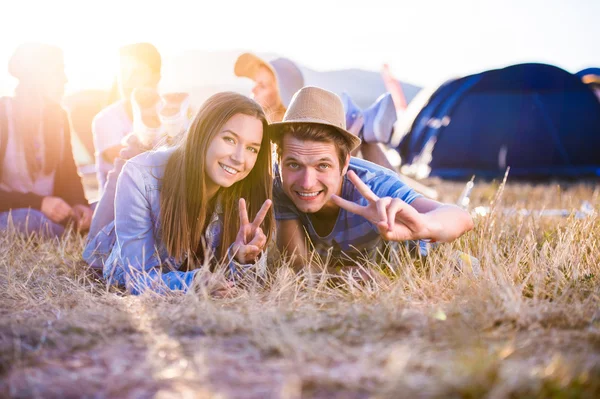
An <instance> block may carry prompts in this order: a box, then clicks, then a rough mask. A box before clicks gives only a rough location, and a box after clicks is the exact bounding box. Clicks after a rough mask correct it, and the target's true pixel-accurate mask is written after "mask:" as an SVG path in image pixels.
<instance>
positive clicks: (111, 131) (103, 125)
mask: <svg viewBox="0 0 600 399" xmlns="http://www.w3.org/2000/svg"><path fill="white" fill-rule="evenodd" d="M113 119H114V118H113V117H112V115H111V114H110V113H100V114H99V115H97V116H96V117H95V118H94V120H93V121H92V135H93V137H94V147H95V149H96V153H97V154H98V157H100V158H102V159H103V160H104V161H105V162H108V163H113V162H114V161H115V159H116V158H117V157H118V156H119V152H120V151H121V149H122V148H123V146H122V145H121V140H122V139H123V137H122V134H123V132H122V131H121V129H122V128H121V127H120V125H119V124H118V123H117V122H115V121H114V120H113ZM98 161H99V160H96V162H98Z"/></svg>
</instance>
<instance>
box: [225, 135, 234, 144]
mask: <svg viewBox="0 0 600 399" xmlns="http://www.w3.org/2000/svg"><path fill="white" fill-rule="evenodd" d="M223 140H225V141H226V142H228V143H231V144H235V140H234V139H232V138H231V137H227V136H225V137H223Z"/></svg>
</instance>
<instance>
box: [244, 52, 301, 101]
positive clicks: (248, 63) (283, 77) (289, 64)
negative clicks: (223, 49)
mask: <svg viewBox="0 0 600 399" xmlns="http://www.w3.org/2000/svg"><path fill="white" fill-rule="evenodd" d="M261 66H264V67H266V68H267V69H269V70H270V71H271V72H272V73H273V75H274V76H275V83H276V84H277V89H278V90H279V98H280V99H281V102H282V104H283V106H284V107H286V108H287V107H288V106H289V105H290V101H292V97H293V95H294V93H295V92H297V91H298V90H300V89H301V88H302V86H304V76H303V75H302V71H300V68H298V66H297V65H296V64H295V63H294V62H293V61H292V60H289V59H287V58H277V59H274V60H272V61H269V62H266V61H265V60H263V59H262V58H260V57H258V56H256V55H254V54H252V53H244V54H242V55H240V56H239V57H238V59H237V60H236V62H235V66H234V68H233V71H234V73H235V74H236V75H237V76H242V77H246V78H250V79H252V80H254V78H255V77H256V73H257V72H258V69H259V68H260V67H261Z"/></svg>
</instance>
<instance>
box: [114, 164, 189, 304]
mask: <svg viewBox="0 0 600 399" xmlns="http://www.w3.org/2000/svg"><path fill="white" fill-rule="evenodd" d="M139 168H140V167H139V166H138V165H136V164H134V163H131V162H128V163H127V164H125V166H124V167H123V170H122V172H121V175H120V176H119V180H118V182H117V191H116V196H115V232H116V243H115V246H114V247H113V251H112V253H111V256H110V258H109V261H108V262H107V264H106V266H105V269H104V277H105V278H106V279H107V280H109V281H110V280H112V281H114V282H116V283H118V284H121V285H125V286H126V287H127V288H128V289H129V291H130V292H131V293H132V294H136V295H137V294H140V293H142V292H143V291H145V290H147V289H150V290H152V291H155V292H159V293H163V292H165V291H167V290H183V291H186V290H187V289H188V288H189V286H190V285H191V284H192V281H193V279H194V274H195V272H194V271H191V272H180V271H170V272H167V273H162V270H161V259H160V256H159V254H158V250H157V248H156V244H157V243H156V242H155V231H154V228H155V227H154V226H155V223H154V221H153V217H152V216H153V215H152V211H151V204H150V202H149V192H148V188H147V187H146V184H145V176H144V174H143V173H142V171H141V170H140V169H139ZM154 216H155V217H158V215H154ZM111 258H112V259H111ZM107 266H108V268H107Z"/></svg>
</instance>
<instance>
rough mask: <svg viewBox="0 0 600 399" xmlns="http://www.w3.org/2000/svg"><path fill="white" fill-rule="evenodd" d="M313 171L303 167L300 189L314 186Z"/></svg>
mask: <svg viewBox="0 0 600 399" xmlns="http://www.w3.org/2000/svg"><path fill="white" fill-rule="evenodd" d="M315 180H316V178H315V171H314V170H312V169H311V168H305V169H304V171H303V174H302V180H301V183H302V189H303V190H308V189H311V188H313V187H314V186H315Z"/></svg>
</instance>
